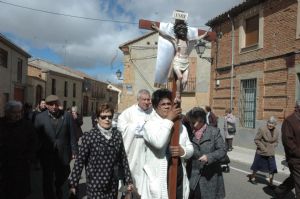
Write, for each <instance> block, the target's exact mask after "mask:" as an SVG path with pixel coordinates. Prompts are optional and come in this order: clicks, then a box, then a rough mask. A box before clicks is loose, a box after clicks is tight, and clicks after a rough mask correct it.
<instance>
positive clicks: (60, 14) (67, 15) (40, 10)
mask: <svg viewBox="0 0 300 199" xmlns="http://www.w3.org/2000/svg"><path fill="white" fill-rule="evenodd" d="M0 3H3V4H6V5H10V6H14V7H18V8H23V9H27V10H32V11H36V12H43V13H47V14H52V15H59V16H64V17H72V18H77V19H85V20H92V21H102V22H112V23H122V24H138V23H137V22H130V21H120V20H111V19H99V18H91V17H82V16H76V15H70V14H64V13H59V12H51V11H47V10H42V9H36V8H30V7H27V6H22V5H18V4H13V3H8V2H5V1H1V0H0Z"/></svg>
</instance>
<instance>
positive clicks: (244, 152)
mask: <svg viewBox="0 0 300 199" xmlns="http://www.w3.org/2000/svg"><path fill="white" fill-rule="evenodd" d="M233 148H234V149H233V150H232V151H230V152H227V154H228V156H229V158H230V160H231V161H236V162H241V163H245V164H249V165H251V164H252V163H253V160H254V156H255V150H253V149H247V148H243V147H239V146H233ZM275 159H276V164H277V170H278V172H279V173H284V174H287V175H289V174H290V171H289V168H288V167H286V166H284V165H283V164H282V163H281V162H282V161H283V160H285V157H284V156H282V155H277V154H275Z"/></svg>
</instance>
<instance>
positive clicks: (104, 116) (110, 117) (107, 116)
mask: <svg viewBox="0 0 300 199" xmlns="http://www.w3.org/2000/svg"><path fill="white" fill-rule="evenodd" d="M99 117H100V119H101V120H105V119H107V118H108V119H109V120H111V119H112V118H113V116H112V115H100V116H99Z"/></svg>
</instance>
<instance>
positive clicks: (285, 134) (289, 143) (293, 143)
mask: <svg viewBox="0 0 300 199" xmlns="http://www.w3.org/2000/svg"><path fill="white" fill-rule="evenodd" d="M296 114H297V113H293V114H291V115H290V116H288V117H287V118H286V119H285V120H284V121H283V123H282V127H281V132H282V144H283V146H284V151H285V155H286V158H287V161H289V163H296V164H300V116H298V115H296Z"/></svg>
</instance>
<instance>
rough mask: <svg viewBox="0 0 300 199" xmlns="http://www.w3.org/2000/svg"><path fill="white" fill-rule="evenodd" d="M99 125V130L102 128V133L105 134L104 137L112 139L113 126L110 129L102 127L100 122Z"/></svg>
mask: <svg viewBox="0 0 300 199" xmlns="http://www.w3.org/2000/svg"><path fill="white" fill-rule="evenodd" d="M97 126H98V128H99V130H100V133H101V134H102V135H104V137H105V138H106V139H108V140H109V139H110V138H111V136H112V127H111V128H110V129H104V128H102V127H101V126H100V125H99V124H97Z"/></svg>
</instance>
